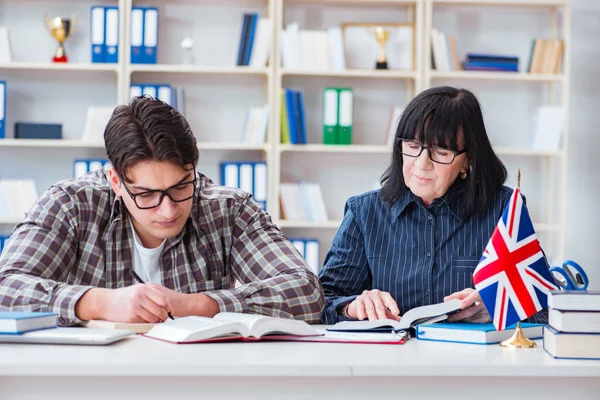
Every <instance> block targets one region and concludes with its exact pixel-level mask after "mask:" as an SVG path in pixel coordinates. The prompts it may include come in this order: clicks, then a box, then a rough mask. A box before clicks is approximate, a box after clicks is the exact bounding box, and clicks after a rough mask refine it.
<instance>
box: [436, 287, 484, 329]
mask: <svg viewBox="0 0 600 400" xmlns="http://www.w3.org/2000/svg"><path fill="white" fill-rule="evenodd" d="M452 299H460V300H462V302H461V303H460V308H461V309H462V310H461V311H458V312H456V313H454V314H452V315H450V316H448V321H450V322H456V321H465V322H491V321H492V318H491V317H490V314H489V313H488V311H487V309H486V308H485V305H484V304H483V302H482V301H481V297H480V296H479V292H478V291H477V290H475V289H471V288H467V289H463V290H461V291H460V292H455V293H452V294H451V295H449V296H446V297H444V301H448V300H452Z"/></svg>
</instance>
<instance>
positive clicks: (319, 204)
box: [308, 183, 329, 222]
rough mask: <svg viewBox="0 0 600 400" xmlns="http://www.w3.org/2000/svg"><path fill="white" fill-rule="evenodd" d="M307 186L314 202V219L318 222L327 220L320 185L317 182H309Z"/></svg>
mask: <svg viewBox="0 0 600 400" xmlns="http://www.w3.org/2000/svg"><path fill="white" fill-rule="evenodd" d="M308 187H309V191H310V194H311V198H312V201H313V202H314V208H315V212H316V220H317V221H320V222H327V220H328V219H329V217H328V215H327V208H326V207H325V200H324V199H323V193H322V192H321V185H319V184H318V183H311V184H309V185H308Z"/></svg>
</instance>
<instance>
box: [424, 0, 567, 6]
mask: <svg viewBox="0 0 600 400" xmlns="http://www.w3.org/2000/svg"><path fill="white" fill-rule="evenodd" d="M431 2H432V3H433V4H460V5H469V6H476V5H482V6H511V7H514V6H525V7H532V6H535V7H560V6H566V5H568V3H569V2H568V0H431Z"/></svg>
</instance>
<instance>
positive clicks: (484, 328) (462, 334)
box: [416, 322, 544, 344]
mask: <svg viewBox="0 0 600 400" xmlns="http://www.w3.org/2000/svg"><path fill="white" fill-rule="evenodd" d="M543 326H544V325H543V324H532V323H528V322H523V323H521V328H522V329H523V333H524V334H525V336H527V337H528V338H529V339H541V338H542V328H543ZM514 332H515V329H514V327H513V328H508V329H505V330H503V331H497V330H496V327H495V326H494V324H492V323H488V324H477V323H473V322H441V323H437V324H424V325H417V328H416V333H417V339H419V340H431V341H435V342H453V343H471V344H498V343H500V342H501V341H503V340H506V339H509V338H510V337H511V336H512V335H513V333H514Z"/></svg>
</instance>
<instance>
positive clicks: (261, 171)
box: [252, 162, 267, 210]
mask: <svg viewBox="0 0 600 400" xmlns="http://www.w3.org/2000/svg"><path fill="white" fill-rule="evenodd" d="M252 195H253V196H254V200H256V202H257V203H258V204H260V206H261V207H262V209H263V210H266V209H267V164H266V163H264V162H259V163H255V164H254V190H253V192H252Z"/></svg>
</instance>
